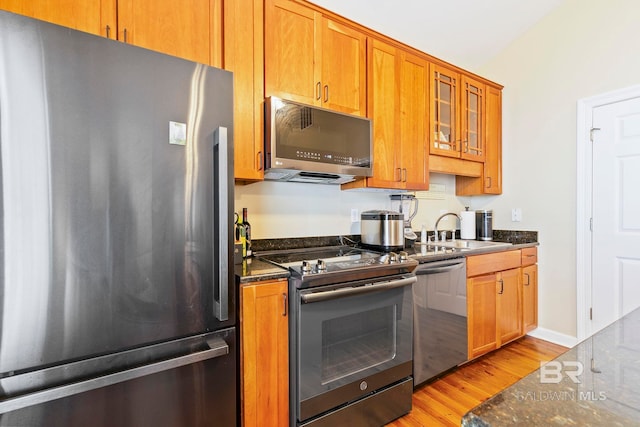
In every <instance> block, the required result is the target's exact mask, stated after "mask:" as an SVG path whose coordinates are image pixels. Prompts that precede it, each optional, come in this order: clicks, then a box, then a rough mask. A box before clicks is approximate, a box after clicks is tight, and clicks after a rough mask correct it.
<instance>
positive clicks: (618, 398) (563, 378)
mask: <svg viewBox="0 0 640 427" xmlns="http://www.w3.org/2000/svg"><path fill="white" fill-rule="evenodd" d="M462 425H463V426H492V427H495V426H513V425H532V426H585V427H588V426H639V425H640V309H636V310H635V311H633V312H631V313H630V314H628V315H626V316H624V317H623V318H622V319H620V320H618V321H616V322H614V323H613V324H611V325H610V326H608V327H606V328H605V329H603V330H601V331H600V332H597V333H596V334H594V335H593V336H592V337H590V338H587V339H586V340H585V341H583V342H581V343H579V344H578V345H576V346H575V347H573V348H572V349H570V350H569V351H567V352H566V353H564V354H562V355H560V356H559V357H557V358H556V359H554V360H553V361H551V362H549V363H548V364H546V365H544V366H541V367H540V369H538V370H537V371H535V372H533V373H532V374H530V375H528V376H526V377H525V378H523V379H521V380H520V381H518V382H517V383H515V384H513V385H512V386H511V387H508V388H507V389H505V390H503V391H502V392H500V393H498V394H496V395H495V396H493V397H491V398H490V399H489V400H487V401H485V402H483V403H482V404H480V405H478V406H477V407H475V408H473V409H472V410H471V411H469V412H468V413H467V414H466V415H465V416H464V417H463V418H462Z"/></svg>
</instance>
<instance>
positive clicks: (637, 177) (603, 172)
mask: <svg viewBox="0 0 640 427" xmlns="http://www.w3.org/2000/svg"><path fill="white" fill-rule="evenodd" d="M593 128H594V138H593V155H592V159H593V160H592V161H593V174H592V179H593V181H592V186H593V187H592V218H593V235H592V240H591V242H592V248H591V249H592V250H591V266H592V280H591V284H592V285H591V303H592V305H591V307H592V309H593V311H592V319H591V325H590V328H589V329H590V333H595V332H597V331H599V330H600V329H602V328H603V327H605V326H607V325H609V324H610V323H612V322H613V321H615V320H617V319H619V318H620V317H622V316H624V315H625V314H627V313H629V312H630V311H632V310H633V309H635V308H637V307H639V306H640V188H639V187H640V98H633V99H628V100H625V101H620V102H615V103H611V104H607V105H602V106H598V107H597V108H594V109H593Z"/></svg>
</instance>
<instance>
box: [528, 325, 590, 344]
mask: <svg viewBox="0 0 640 427" xmlns="http://www.w3.org/2000/svg"><path fill="white" fill-rule="evenodd" d="M527 335H529V336H532V337H534V338H539V339H541V340H545V341H549V342H552V343H554V344H558V345H561V346H564V347H569V348H571V347H573V346H575V345H576V344H578V342H579V341H578V338H576V337H572V336H571V335H565V334H561V333H560V332H556V331H552V330H550V329H545V328H536V329H534V330H533V331H531V332H529V333H528V334H527Z"/></svg>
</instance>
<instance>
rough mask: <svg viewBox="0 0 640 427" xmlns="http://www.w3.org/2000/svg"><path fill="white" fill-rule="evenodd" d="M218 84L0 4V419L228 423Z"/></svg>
mask: <svg viewBox="0 0 640 427" xmlns="http://www.w3.org/2000/svg"><path fill="white" fill-rule="evenodd" d="M232 92H233V80H232V75H231V73H229V72H226V71H223V70H218V69H215V68H212V67H208V66H204V65H201V64H196V63H193V62H189V61H185V60H181V59H178V58H173V57H170V56H167V55H163V54H159V53H155V52H151V51H149V50H145V49H141V48H137V47H133V46H130V45H126V44H124V43H120V42H116V41H111V40H108V39H105V38H101V37H97V36H93V35H89V34H85V33H81V32H78V31H74V30H70V29H67V28H63V27H59V26H56V25H52V24H48V23H44V22H41V21H37V20H33V19H29V18H25V17H21V16H18V15H14V14H11V13H7V12H0V167H1V171H0V177H1V178H0V179H1V180H0V426H30V427H31V426H65V427H68V426H93V427H95V426H110V427H111V426H119V427H123V426H136V427H139V426H154V427H157V426H228V425H235V424H236V422H237V390H236V364H237V361H236V354H237V347H236V327H235V326H236V315H235V311H236V308H235V302H236V298H235V292H234V276H233V262H232V260H231V258H230V254H231V253H232V251H231V249H232V241H231V239H230V236H231V229H232V222H231V218H232V213H233V169H232V164H233V150H232V143H231V141H232V139H233V138H232V129H233V108H232V107H233V105H232V103H233V99H232Z"/></svg>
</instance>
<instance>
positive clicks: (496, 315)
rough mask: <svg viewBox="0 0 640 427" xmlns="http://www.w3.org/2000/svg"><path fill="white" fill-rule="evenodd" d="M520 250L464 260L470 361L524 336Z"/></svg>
mask: <svg viewBox="0 0 640 427" xmlns="http://www.w3.org/2000/svg"><path fill="white" fill-rule="evenodd" d="M520 265H521V252H520V250H515V251H505V252H495V253H489V254H481V255H472V256H469V257H467V315H468V350H469V359H472V358H475V357H478V356H480V355H482V354H485V353H488V352H489V351H491V350H495V349H497V348H499V347H500V346H502V345H504V344H505V343H507V342H509V341H512V340H514V339H516V338H518V337H520V336H522V335H523V332H522V280H521V273H520V271H521V270H520Z"/></svg>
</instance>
